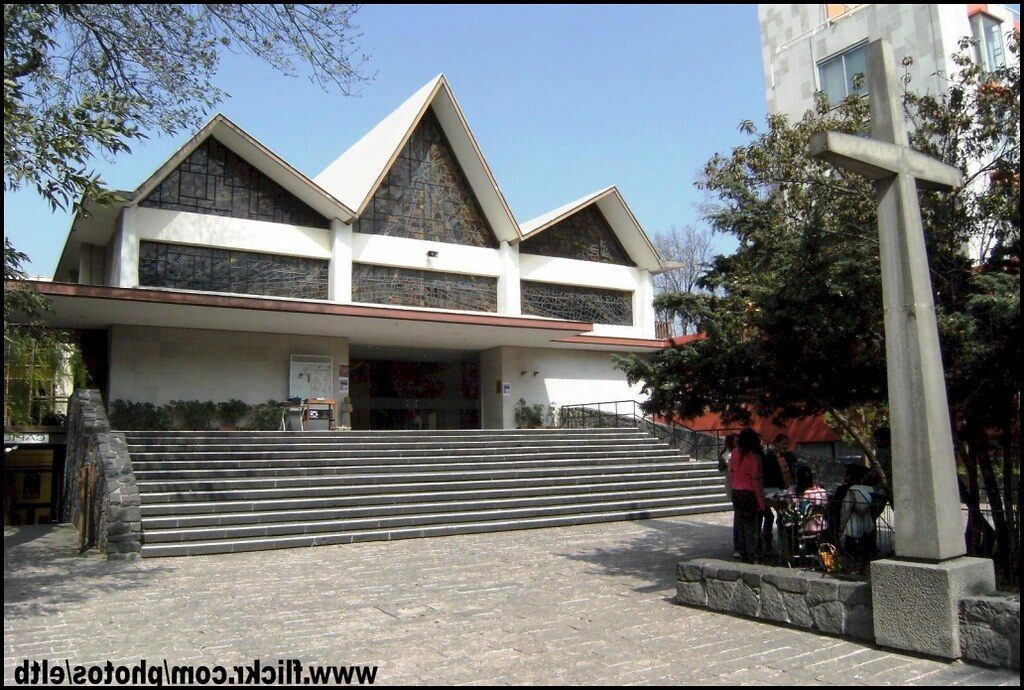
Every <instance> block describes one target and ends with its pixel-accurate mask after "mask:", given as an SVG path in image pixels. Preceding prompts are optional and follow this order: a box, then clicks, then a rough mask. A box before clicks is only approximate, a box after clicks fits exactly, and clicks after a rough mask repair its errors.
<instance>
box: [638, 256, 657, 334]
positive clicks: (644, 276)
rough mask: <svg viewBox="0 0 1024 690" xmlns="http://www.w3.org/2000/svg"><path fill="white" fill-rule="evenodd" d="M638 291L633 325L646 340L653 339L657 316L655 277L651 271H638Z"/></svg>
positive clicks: (640, 269)
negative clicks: (655, 308) (655, 309)
mask: <svg viewBox="0 0 1024 690" xmlns="http://www.w3.org/2000/svg"><path fill="white" fill-rule="evenodd" d="M636 272H637V289H636V292H635V293H634V295H633V314H634V316H633V325H634V326H635V327H636V328H637V329H638V330H639V331H640V334H641V336H642V337H644V338H653V337H654V333H655V322H656V316H655V314H654V276H652V275H651V272H650V271H647V270H644V269H642V268H638V269H636Z"/></svg>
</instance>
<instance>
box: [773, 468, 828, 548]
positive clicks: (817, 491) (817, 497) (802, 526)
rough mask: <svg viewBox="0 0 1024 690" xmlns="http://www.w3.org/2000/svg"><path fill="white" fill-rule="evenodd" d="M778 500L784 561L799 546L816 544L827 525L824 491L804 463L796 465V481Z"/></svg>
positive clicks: (826, 501)
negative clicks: (781, 503) (780, 501)
mask: <svg viewBox="0 0 1024 690" xmlns="http://www.w3.org/2000/svg"><path fill="white" fill-rule="evenodd" d="M782 499H783V501H784V503H785V504H788V505H786V507H785V508H784V509H783V511H781V512H780V514H779V520H780V522H781V534H782V539H783V541H784V543H783V544H781V545H780V548H782V555H783V557H784V558H786V559H787V560H788V559H790V558H791V557H792V556H793V555H794V551H797V550H799V549H798V548H794V547H799V546H813V547H815V549H816V547H817V542H818V540H819V539H820V537H821V535H822V534H824V532H825V529H826V527H827V526H828V520H827V519H826V517H825V511H826V507H827V505H828V492H827V491H825V489H823V488H821V487H820V486H818V484H817V482H815V481H814V472H813V471H812V470H811V468H810V467H808V466H806V465H797V467H796V483H795V484H793V486H792V487H790V489H789V490H788V491H786V493H785V494H783V496H782Z"/></svg>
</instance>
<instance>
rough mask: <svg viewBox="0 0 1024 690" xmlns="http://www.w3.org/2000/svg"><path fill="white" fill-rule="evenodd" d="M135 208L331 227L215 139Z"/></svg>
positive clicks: (314, 226)
mask: <svg viewBox="0 0 1024 690" xmlns="http://www.w3.org/2000/svg"><path fill="white" fill-rule="evenodd" d="M139 205H140V206H147V207H150V208H162V209H166V210H168V211H188V212H191V213H208V214H211V215H214V216H228V217H231V218H245V219H247V220H264V221H269V222H272V223H289V224H291V225H302V226H305V227H312V228H328V227H330V221H328V220H327V219H326V218H324V217H323V216H321V215H320V214H319V213H317V212H316V211H314V210H313V209H312V208H310V207H309V206H307V205H306V204H304V203H303V202H302V201H300V200H299V199H296V198H295V197H294V196H293V195H292V194H291V193H290V192H288V190H286V189H285V188H284V187H282V186H281V185H279V184H277V183H276V182H274V181H273V180H271V179H270V178H269V177H267V176H266V175H264V174H263V173H261V172H260V171H259V170H257V169H256V168H254V167H253V166H252V165H250V164H249V163H247V162H246V161H245V160H244V159H243V158H241V157H240V156H239V155H237V154H236V153H234V152H233V151H231V149H229V148H228V147H226V146H224V144H222V143H220V142H219V141H217V140H216V139H214V138H213V137H208V138H207V139H206V141H204V142H203V143H202V144H200V145H199V146H198V147H197V148H196V150H195V151H193V152H192V153H191V154H190V155H189V156H188V158H186V159H185V160H184V161H183V162H182V163H181V165H179V166H178V167H177V168H175V169H174V170H173V171H172V172H171V173H169V174H168V175H167V177H165V178H164V180H163V182H161V183H160V184H159V185H157V187H156V189H154V190H153V191H152V192H150V194H149V196H147V197H146V198H145V199H143V201H142V202H141V203H140V204H139Z"/></svg>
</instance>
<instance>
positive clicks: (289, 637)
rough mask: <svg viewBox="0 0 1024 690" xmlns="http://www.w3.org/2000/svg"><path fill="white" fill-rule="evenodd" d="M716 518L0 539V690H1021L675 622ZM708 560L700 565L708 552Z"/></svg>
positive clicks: (836, 649)
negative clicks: (862, 687)
mask: <svg viewBox="0 0 1024 690" xmlns="http://www.w3.org/2000/svg"><path fill="white" fill-rule="evenodd" d="M727 521H728V516H727V515H723V514H718V515H711V516H696V517H693V516H691V517H686V518H673V519H663V520H646V521H642V522H618V523H608V524H602V525H589V526H578V527H563V528H554V529H543V530H530V531H521V532H508V533H503V534H485V535H470V536H456V537H444V538H434V539H412V540H406V541H398V542H392V543H386V542H376V543H368V544H357V545H350V546H329V547H317V548H311V549H294V550H286V551H271V552H264V553H251V554H235V555H221V556H200V557H192V558H168V559H152V560H144V561H141V562H136V563H115V562H108V561H105V560H103V558H102V557H100V556H98V555H87V556H78V555H73V552H72V547H71V545H72V543H73V542H74V537H75V534H74V530H73V529H72V528H69V527H67V526H63V527H57V528H52V527H49V528H40V527H36V528H27V527H22V528H5V530H4V679H5V684H6V683H10V682H11V681H12V680H13V678H14V667H15V666H16V665H17V664H20V663H21V660H22V659H25V658H30V659H39V660H41V659H43V658H47V659H51V660H61V661H63V659H65V658H68V659H70V660H71V663H72V664H76V663H78V664H82V663H92V662H101V663H102V662H104V661H105V660H107V659H110V660H112V661H119V662H121V663H127V662H137V661H138V660H139V659H140V658H146V659H147V660H148V661H149V662H151V663H152V662H154V661H155V662H157V663H161V662H162V660H163V659H165V658H166V659H168V660H169V662H170V663H175V662H177V663H194V664H218V663H219V664H232V665H233V664H240V663H245V662H248V661H251V660H252V659H254V658H260V659H262V660H263V661H264V662H265V663H266V662H269V661H272V660H274V659H277V658H297V659H300V660H302V661H303V662H304V663H332V664H346V665H347V664H363V663H366V664H376V665H379V666H380V671H379V674H378V681H379V682H383V683H395V684H398V683H427V682H433V683H452V684H466V683H474V684H476V683H506V684H507V683H517V684H522V683H556V682H568V683H600V684H608V683H665V684H669V683H671V684H696V683H702V684H740V685H742V684H782V683H785V684H794V685H808V684H810V685H819V684H826V685H827V684H835V685H848V684H904V683H919V684H935V685H958V684H965V685H988V684H1012V685H1019V683H1020V676H1019V674H1016V673H1010V672H1006V671H999V670H992V669H985V668H981V667H977V666H970V665H966V664H962V663H944V662H940V661H935V660H931V659H922V658H919V657H914V656H907V655H902V654H895V653H891V652H888V651H884V650H880V649H876V648H873V647H871V646H867V645H864V644H857V643H854V642H847V641H843V640H839V639H833V638H828V637H820V636H816V635H812V634H810V633H806V632H802V631H796V630H791V629H787V628H782V627H776V626H772V625H768V624H764V623H755V622H752V621H747V620H743V619H739V618H733V617H729V616H725V615H720V614H716V613H710V612H706V611H700V610H696V609H689V608H685V607H682V606H679V605H678V604H675V603H674V602H673V600H672V595H673V580H674V564H675V562H676V561H678V560H680V559H682V558H686V557H692V556H697V555H710V556H714V555H723V554H722V552H721V549H720V548H718V547H716V546H715V545H720V544H725V543H727V542H728V540H729V529H728V527H726V523H727ZM716 549H717V553H716Z"/></svg>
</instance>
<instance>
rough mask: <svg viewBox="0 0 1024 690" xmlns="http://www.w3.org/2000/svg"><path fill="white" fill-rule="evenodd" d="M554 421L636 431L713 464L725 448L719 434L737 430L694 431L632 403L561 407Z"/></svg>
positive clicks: (572, 426)
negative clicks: (649, 412) (646, 411)
mask: <svg viewBox="0 0 1024 690" xmlns="http://www.w3.org/2000/svg"><path fill="white" fill-rule="evenodd" d="M558 422H559V426H561V427H563V428H567V429H593V428H617V429H628V428H635V429H639V430H641V431H644V432H647V433H648V434H650V435H651V436H653V437H655V438H657V439H658V440H660V441H664V442H665V443H667V444H669V445H670V446H672V447H673V448H675V449H676V450H679V451H682V452H683V453H685V454H687V455H689V456H690V457H691V458H694V459H696V460H708V461H717V460H718V457H719V455H720V454H721V452H722V449H723V448H725V434H724V433H723V432H727V431H738V429H724V428H723V429H709V430H706V431H695V430H693V429H689V428H687V427H685V426H681V425H679V424H675V423H674V422H672V421H670V420H668V421H666V420H663V419H661V418H659V417H657V416H655V415H649V414H646V413H644V411H643V408H642V407H641V406H640V403H639V402H637V401H636V400H607V401H604V402H593V403H578V404H575V405H562V407H561V408H560V409H559V415H558Z"/></svg>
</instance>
